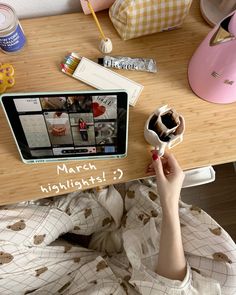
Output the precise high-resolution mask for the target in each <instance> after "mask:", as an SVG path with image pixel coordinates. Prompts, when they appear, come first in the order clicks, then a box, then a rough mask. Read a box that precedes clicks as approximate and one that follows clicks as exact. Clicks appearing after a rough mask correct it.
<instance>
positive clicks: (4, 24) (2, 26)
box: [0, 4, 16, 33]
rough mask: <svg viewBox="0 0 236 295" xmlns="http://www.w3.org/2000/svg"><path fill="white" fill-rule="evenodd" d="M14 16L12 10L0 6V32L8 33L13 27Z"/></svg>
mask: <svg viewBox="0 0 236 295" xmlns="http://www.w3.org/2000/svg"><path fill="white" fill-rule="evenodd" d="M15 22H16V16H15V12H14V10H13V9H12V8H11V7H10V6H8V5H6V4H0V32H1V33H3V32H6V33H7V32H8V31H9V30H10V29H11V28H12V27H14V26H15Z"/></svg>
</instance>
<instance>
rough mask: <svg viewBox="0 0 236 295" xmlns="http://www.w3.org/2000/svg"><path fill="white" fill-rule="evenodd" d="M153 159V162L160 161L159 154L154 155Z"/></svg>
mask: <svg viewBox="0 0 236 295" xmlns="http://www.w3.org/2000/svg"><path fill="white" fill-rule="evenodd" d="M152 159H153V161H156V160H158V154H157V153H153V155H152Z"/></svg>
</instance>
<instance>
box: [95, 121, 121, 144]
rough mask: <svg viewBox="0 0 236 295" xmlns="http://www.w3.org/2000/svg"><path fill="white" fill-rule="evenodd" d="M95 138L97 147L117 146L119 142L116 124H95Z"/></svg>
mask: <svg viewBox="0 0 236 295" xmlns="http://www.w3.org/2000/svg"><path fill="white" fill-rule="evenodd" d="M95 136H96V143H97V145H105V144H115V143H116V141H117V125H116V122H97V123H95Z"/></svg>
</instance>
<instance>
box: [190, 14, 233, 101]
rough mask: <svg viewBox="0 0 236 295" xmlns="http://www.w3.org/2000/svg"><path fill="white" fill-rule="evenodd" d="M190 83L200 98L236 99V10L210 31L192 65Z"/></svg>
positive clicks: (210, 99)
mask: <svg viewBox="0 0 236 295" xmlns="http://www.w3.org/2000/svg"><path fill="white" fill-rule="evenodd" d="M188 79H189V84H190V86H191V88H192V90H193V92H195V93H196V94H197V95H198V96H199V97H200V98H202V99H205V100H207V101H210V102H214V103H231V102H234V101H236V10H235V11H234V12H233V13H231V14H230V15H229V16H227V17H226V18H224V19H223V20H222V21H221V22H220V23H219V24H218V25H216V26H215V28H214V29H213V30H212V31H211V32H210V33H209V34H208V35H207V37H206V38H205V39H204V40H203V42H202V43H201V44H200V46H199V47H198V48H197V50H196V51H195V53H194V54H193V56H192V58H191V60H190V62H189V66H188Z"/></svg>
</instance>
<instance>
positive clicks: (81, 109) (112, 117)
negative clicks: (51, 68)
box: [1, 90, 128, 163]
mask: <svg viewBox="0 0 236 295" xmlns="http://www.w3.org/2000/svg"><path fill="white" fill-rule="evenodd" d="M1 103H2V106H3V109H4V111H5V114H6V117H7V119H8V122H9V124H10V127H11V130H12V133H13V135H14V138H15V141H16V144H17V147H18V149H19V152H20V155H21V158H22V160H23V162H24V163H40V162H52V161H66V160H79V159H98V158H102V159H104V158H121V157H124V156H126V153H127V141H128V97H127V93H126V92H125V91H123V90H112V91H107V90H106V91H104V90H103V91H100V90H96V91H73V92H50V93H49V92H40V93H11V94H3V95H2V96H1Z"/></svg>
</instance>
